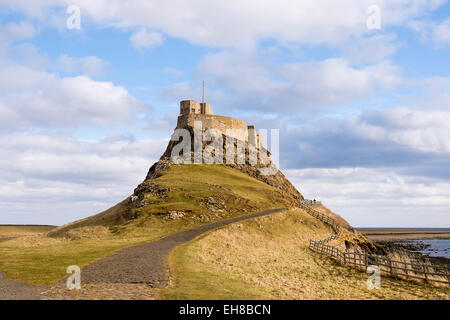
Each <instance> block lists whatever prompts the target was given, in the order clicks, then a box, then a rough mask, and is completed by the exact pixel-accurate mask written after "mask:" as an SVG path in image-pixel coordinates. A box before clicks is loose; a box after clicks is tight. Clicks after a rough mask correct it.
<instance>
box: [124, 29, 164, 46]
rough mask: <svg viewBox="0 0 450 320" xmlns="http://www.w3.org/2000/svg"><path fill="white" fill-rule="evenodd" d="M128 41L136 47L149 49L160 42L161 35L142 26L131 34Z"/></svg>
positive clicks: (161, 39)
mask: <svg viewBox="0 0 450 320" xmlns="http://www.w3.org/2000/svg"><path fill="white" fill-rule="evenodd" d="M130 42H131V45H132V46H133V47H134V48H136V49H140V50H142V49H151V48H153V47H156V46H159V45H160V44H162V43H163V37H162V35H161V34H160V33H158V32H151V31H147V30H146V29H144V28H142V29H140V30H139V31H137V32H136V33H134V34H133V35H132V36H131V38H130Z"/></svg>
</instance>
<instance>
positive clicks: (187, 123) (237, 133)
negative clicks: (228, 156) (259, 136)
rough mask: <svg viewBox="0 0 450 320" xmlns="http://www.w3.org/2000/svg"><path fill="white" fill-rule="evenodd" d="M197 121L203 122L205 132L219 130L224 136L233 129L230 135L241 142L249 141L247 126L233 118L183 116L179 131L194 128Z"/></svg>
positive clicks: (179, 121)
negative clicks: (228, 130)
mask: <svg viewBox="0 0 450 320" xmlns="http://www.w3.org/2000/svg"><path fill="white" fill-rule="evenodd" d="M195 121H201V122H202V129H203V130H208V129H217V130H219V131H220V132H222V133H223V134H226V133H227V129H231V130H233V131H231V132H233V133H232V134H230V135H231V136H232V137H234V138H236V139H239V140H241V141H248V133H247V130H248V126H247V124H246V123H245V122H244V121H242V120H239V119H235V118H231V117H224V116H216V115H210V114H193V113H191V114H183V115H180V116H178V121H177V129H180V128H188V127H191V128H193V127H194V122H195Z"/></svg>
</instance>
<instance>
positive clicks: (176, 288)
mask: <svg viewBox="0 0 450 320" xmlns="http://www.w3.org/2000/svg"><path fill="white" fill-rule="evenodd" d="M330 233H331V230H330V229H329V228H328V227H327V226H325V225H324V224H322V223H321V222H320V221H318V220H316V219H314V218H312V217H311V216H309V215H308V214H306V213H305V212H303V211H302V210H300V209H293V210H290V211H287V212H282V213H277V214H274V215H271V216H267V217H262V218H257V219H252V220H248V221H245V222H242V223H239V224H234V225H230V226H228V227H226V228H223V229H220V230H217V231H214V232H211V233H209V234H206V235H204V236H202V237H199V238H197V239H196V240H194V241H192V242H190V243H188V244H186V245H183V246H180V247H178V248H177V249H176V250H175V251H173V252H172V254H171V256H170V266H171V270H173V283H174V285H173V286H172V287H170V288H167V289H164V290H163V291H162V293H161V298H163V299H446V298H447V299H448V297H449V289H448V288H436V287H428V286H424V285H420V284H416V283H413V282H407V281H402V280H395V279H390V278H384V277H383V278H382V280H381V286H382V288H381V289H379V290H376V289H375V290H369V289H367V287H366V281H367V278H368V275H366V274H364V273H361V272H359V271H356V270H353V269H351V268H348V267H343V266H340V265H338V264H337V263H335V262H334V261H333V260H331V259H329V258H327V257H323V256H320V255H318V254H316V253H313V252H311V251H310V250H309V249H308V243H309V239H310V238H315V239H322V238H325V237H326V236H327V235H329V234H330Z"/></svg>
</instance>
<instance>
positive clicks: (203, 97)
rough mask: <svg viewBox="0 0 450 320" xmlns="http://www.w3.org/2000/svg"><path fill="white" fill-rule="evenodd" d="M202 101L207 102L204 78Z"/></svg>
mask: <svg viewBox="0 0 450 320" xmlns="http://www.w3.org/2000/svg"><path fill="white" fill-rule="evenodd" d="M202 103H205V80H203V87H202Z"/></svg>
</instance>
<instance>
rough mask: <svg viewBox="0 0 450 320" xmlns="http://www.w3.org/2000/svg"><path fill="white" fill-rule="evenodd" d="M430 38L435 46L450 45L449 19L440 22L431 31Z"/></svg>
mask: <svg viewBox="0 0 450 320" xmlns="http://www.w3.org/2000/svg"><path fill="white" fill-rule="evenodd" d="M432 38H433V41H434V42H436V43H437V44H446V43H447V44H448V43H450V18H449V19H447V20H444V21H442V22H441V23H440V24H438V25H437V26H436V27H435V28H434V29H433V34H432Z"/></svg>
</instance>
